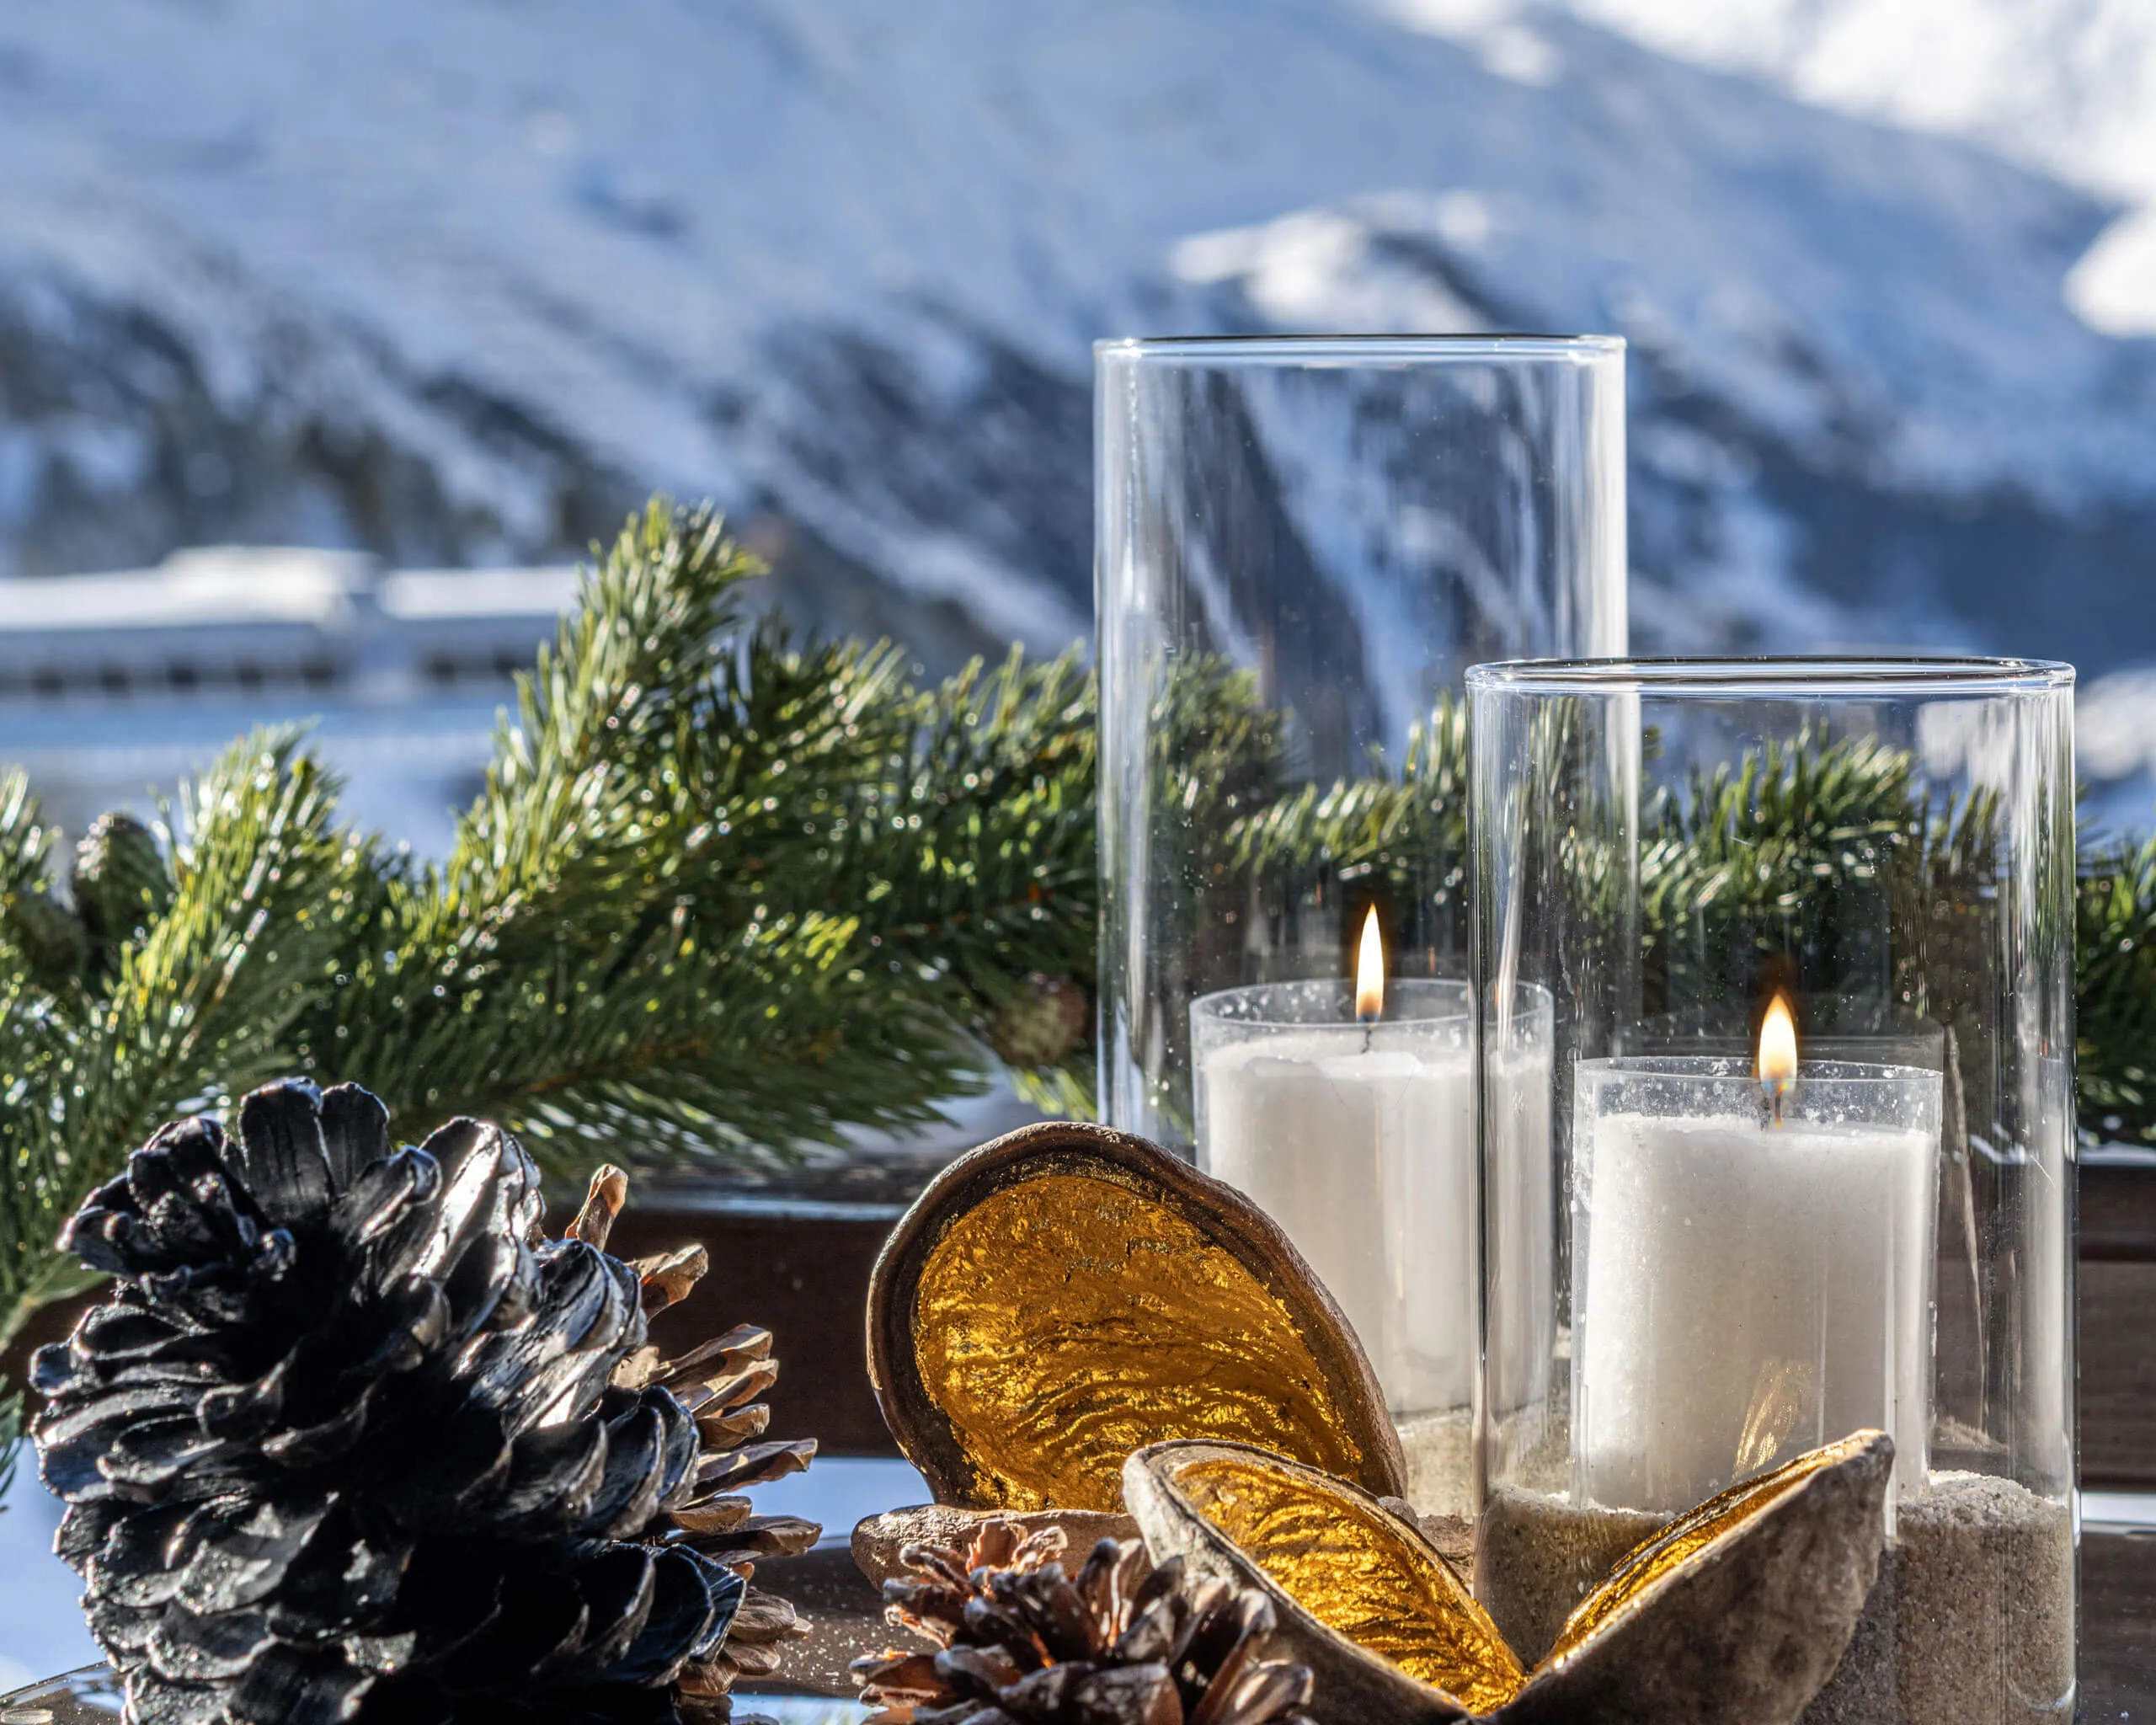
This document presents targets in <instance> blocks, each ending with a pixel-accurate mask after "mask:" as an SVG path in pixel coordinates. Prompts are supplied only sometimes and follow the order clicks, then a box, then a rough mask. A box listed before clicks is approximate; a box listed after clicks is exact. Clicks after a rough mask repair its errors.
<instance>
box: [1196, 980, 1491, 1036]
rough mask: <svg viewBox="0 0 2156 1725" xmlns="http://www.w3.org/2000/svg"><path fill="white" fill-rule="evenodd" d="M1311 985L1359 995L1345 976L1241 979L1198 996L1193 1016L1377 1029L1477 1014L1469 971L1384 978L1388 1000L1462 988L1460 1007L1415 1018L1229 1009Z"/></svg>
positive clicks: (1464, 1019)
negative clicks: (1238, 1001)
mask: <svg viewBox="0 0 2156 1725" xmlns="http://www.w3.org/2000/svg"><path fill="white" fill-rule="evenodd" d="M1296 989H1307V990H1308V991H1310V993H1311V994H1312V995H1313V996H1316V995H1318V994H1321V993H1323V994H1327V995H1331V994H1337V995H1338V996H1340V997H1341V998H1342V999H1343V1000H1346V1001H1350V1002H1352V1001H1353V999H1354V997H1355V984H1354V980H1353V978H1351V977H1346V976H1283V977H1280V978H1278V979H1276V980H1273V981H1271V982H1244V983H1238V984H1236V985H1235V986H1233V987H1231V988H1215V989H1210V990H1209V991H1206V992H1205V993H1203V994H1201V995H1195V996H1192V998H1191V1002H1190V1015H1191V1017H1192V1018H1193V1020H1196V1019H1197V1018H1198V1017H1204V1018H1205V1019H1206V1020H1207V1021H1208V1022H1209V1023H1220V1024H1232V1025H1235V1026H1236V1027H1237V1028H1250V1029H1255V1030H1320V1031H1323V1030H1378V1029H1384V1028H1387V1027H1398V1026H1401V1025H1418V1024H1466V1023H1470V1021H1471V1020H1472V1019H1473V1017H1474V1016H1475V985H1474V984H1473V983H1471V982H1470V981H1469V980H1467V979H1466V978H1465V977H1464V976H1388V977H1386V978H1385V1004H1386V1006H1388V1007H1391V1006H1394V1005H1396V1004H1398V1002H1399V1000H1400V997H1401V996H1403V995H1405V994H1406V993H1407V992H1408V991H1411V990H1422V989H1443V990H1444V991H1447V992H1448V993H1450V992H1451V991H1454V990H1457V991H1459V995H1460V1010H1459V1011H1458V1012H1452V1011H1445V1012H1425V1013H1420V1014H1418V1015H1417V1016H1416V1017H1392V1016H1390V1014H1389V1013H1380V1015H1379V1016H1378V1017H1375V1018H1373V1019H1371V1020H1369V1022H1368V1023H1364V1021H1363V1020H1362V1019H1359V1018H1356V1017H1347V1018H1283V1017H1274V1016H1273V1015H1272V1014H1271V1013H1267V1014H1265V1015H1264V1016H1262V1017H1247V1018H1245V1017H1235V1018H1231V1017H1229V1016H1228V1015H1227V1012H1226V1010H1225V1005H1226V1002H1227V1001H1229V1000H1230V997H1231V996H1235V995H1244V996H1249V995H1256V994H1261V993H1273V992H1275V991H1278V992H1280V993H1283V994H1285V993H1287V992H1289V991H1291V990H1296Z"/></svg>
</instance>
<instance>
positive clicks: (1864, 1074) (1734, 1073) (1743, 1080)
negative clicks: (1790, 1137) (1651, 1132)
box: [1574, 1055, 1945, 1097]
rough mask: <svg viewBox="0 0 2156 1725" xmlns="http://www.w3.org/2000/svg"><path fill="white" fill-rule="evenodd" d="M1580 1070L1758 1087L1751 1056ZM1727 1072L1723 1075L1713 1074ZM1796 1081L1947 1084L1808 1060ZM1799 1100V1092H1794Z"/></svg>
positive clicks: (1614, 1063) (1628, 1058)
mask: <svg viewBox="0 0 2156 1725" xmlns="http://www.w3.org/2000/svg"><path fill="white" fill-rule="evenodd" d="M1574 1065H1575V1068H1576V1070H1577V1071H1578V1072H1579V1073H1580V1074H1581V1075H1582V1076H1585V1077H1591V1078H1609V1079H1624V1078H1652V1079H1656V1080H1658V1081H1662V1082H1664V1083H1676V1084H1700V1085H1721V1084H1741V1085H1743V1086H1746V1087H1749V1088H1751V1089H1753V1090H1757V1089H1758V1088H1759V1087H1760V1081H1759V1077H1758V1073H1757V1071H1754V1070H1753V1060H1752V1057H1751V1056H1750V1055H1602V1056H1600V1057H1598V1058H1597V1059H1594V1060H1578V1061H1576V1062H1574ZM1719 1068H1726V1069H1727V1070H1726V1071H1722V1070H1710V1069H1719ZM1796 1076H1797V1077H1798V1078H1799V1079H1800V1080H1802V1079H1809V1080H1811V1081H1812V1082H1813V1083H1815V1084H1832V1085H1835V1086H1842V1085H1849V1084H1879V1085H1892V1086H1895V1087H1906V1086H1908V1084H1910V1083H1911V1082H1912V1081H1914V1082H1915V1083H1917V1084H1918V1085H1919V1087H1929V1086H1933V1085H1944V1084H1945V1074H1944V1073H1941V1072H1940V1071H1936V1070H1935V1069H1934V1068H1932V1067H1930V1066H1912V1065H1907V1064H1905V1063H1903V1062H1900V1061H1893V1060H1876V1061H1875V1060H1801V1059H1800V1060H1798V1061H1797V1063H1796ZM1795 1094H1796V1095H1797V1096H1799V1097H1801V1095H1802V1092H1801V1091H1799V1092H1795Z"/></svg>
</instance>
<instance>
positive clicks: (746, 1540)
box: [568, 1167, 823, 1700]
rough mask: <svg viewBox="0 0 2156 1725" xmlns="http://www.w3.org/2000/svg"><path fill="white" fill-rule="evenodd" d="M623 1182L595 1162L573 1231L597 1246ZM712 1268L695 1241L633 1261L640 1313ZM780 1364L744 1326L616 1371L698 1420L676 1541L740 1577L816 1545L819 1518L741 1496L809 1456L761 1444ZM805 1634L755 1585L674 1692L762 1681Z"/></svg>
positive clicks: (639, 1358)
mask: <svg viewBox="0 0 2156 1725" xmlns="http://www.w3.org/2000/svg"><path fill="white" fill-rule="evenodd" d="M627 1189H628V1178H627V1176H626V1175H625V1174H623V1173H622V1171H621V1170H620V1169H618V1168H614V1167H603V1168H601V1169H600V1171H599V1172H597V1173H595V1174H594V1175H593V1176H592V1178H591V1190H590V1195H589V1196H588V1197H587V1198H586V1199H584V1208H583V1210H581V1211H579V1213H578V1215H577V1218H576V1220H574V1222H572V1223H570V1225H569V1230H568V1231H569V1233H570V1235H571V1236H573V1237H574V1238H577V1239H579V1240H583V1241H584V1242H587V1243H589V1244H591V1245H595V1246H601V1247H603V1246H604V1244H605V1242H606V1238H607V1236H608V1234H609V1233H610V1232H611V1229H612V1227H613V1222H614V1218H615V1216H616V1215H617V1214H619V1212H620V1210H621V1208H622V1202H623V1199H624V1198H625V1196H626V1194H627ZM708 1267H709V1263H708V1259H707V1258H706V1256H705V1253H704V1249H703V1247H701V1246H691V1247H685V1248H683V1249H682V1250H680V1251H679V1252H668V1253H664V1254H663V1255H661V1256H659V1257H657V1258H639V1259H638V1260H636V1261H635V1262H634V1263H632V1264H631V1266H630V1268H632V1269H633V1270H635V1271H636V1273H637V1275H638V1281H639V1283H640V1284H641V1286H642V1289H643V1310H644V1311H645V1313H646V1314H647V1315H649V1314H652V1313H654V1312H658V1311H664V1309H665V1308H666V1307H667V1306H671V1305H674V1304H675V1302H677V1301H679V1300H684V1299H686V1298H687V1296H688V1294H689V1290H691V1288H693V1287H694V1286H695V1285H696V1283H697V1282H698V1281H699V1280H700V1279H702V1276H703V1274H704V1272H705V1270H706V1269H707V1268H708ZM778 1369H779V1363H778V1361H777V1360H776V1359H773V1358H772V1357H771V1332H770V1331H769V1330H762V1329H758V1328H755V1327H754V1326H752V1325H748V1324H743V1325H741V1326H739V1327H736V1328H734V1329H731V1330H728V1332H726V1333H725V1334H724V1335H723V1336H714V1337H713V1338H712V1339H711V1340H709V1341H708V1342H706V1343H702V1345H700V1346H698V1347H696V1348H691V1349H690V1351H689V1352H688V1353H686V1354H682V1355H681V1356H680V1358H679V1359H661V1358H660V1357H659V1350H658V1349H657V1348H640V1349H638V1351H637V1352H636V1353H635V1354H631V1355H630V1356H629V1357H628V1358H627V1359H624V1360H623V1361H622V1364H621V1365H620V1366H619V1367H618V1368H617V1369H616V1371H615V1373H614V1383H615V1385H616V1386H617V1387H619V1388H622V1389H627V1390H642V1389H644V1388H646V1387H647V1386H657V1387H658V1388H660V1389H663V1390H665V1391H668V1392H670V1394H671V1395H672V1396H673V1397H674V1399H675V1401H676V1402H680V1404H681V1406H682V1407H684V1408H685V1409H686V1410H687V1412H688V1413H689V1415H690V1417H691V1418H692V1419H694V1420H695V1422H696V1439H697V1444H698V1455H699V1459H698V1461H697V1463H696V1475H695V1482H694V1489H693V1490H692V1491H691V1493H689V1494H688V1496H687V1497H686V1500H685V1501H684V1502H682V1503H680V1504H677V1505H675V1506H674V1507H672V1508H671V1509H669V1510H668V1511H667V1512H666V1513H667V1514H668V1516H669V1518H670V1519H671V1520H672V1521H673V1523H674V1525H675V1528H676V1530H677V1531H676V1533H675V1535H674V1539H673V1541H672V1542H673V1543H677V1544H680V1545H685V1546H688V1547H690V1548H691V1550H693V1551H696V1553H697V1554H698V1555H699V1556H701V1557H705V1558H707V1559H708V1560H710V1561H711V1562H714V1563H718V1564H721V1565H723V1566H724V1567H727V1568H728V1569H731V1570H732V1571H734V1573H735V1574H737V1575H739V1577H741V1578H742V1579H743V1580H744V1582H747V1581H749V1580H750V1578H751V1577H752V1576H754V1575H755V1573H756V1560H757V1559H758V1558H760V1557H792V1556H794V1555H796V1554H797V1553H798V1552H802V1551H807V1550H808V1549H809V1547H810V1546H814V1544H815V1543H816V1541H817V1540H818V1538H819V1536H820V1535H822V1533H823V1529H822V1528H820V1527H819V1526H818V1525H816V1524H815V1523H814V1522H813V1521H803V1520H802V1519H800V1518H799V1517H798V1516H792V1515H758V1514H756V1513H755V1504H754V1503H752V1502H751V1501H750V1499H749V1498H747V1497H745V1496H744V1495H742V1494H743V1493H746V1492H749V1491H751V1490H753V1489H754V1488H755V1487H757V1486H760V1485H768V1484H770V1483H771V1482H772V1481H773V1480H776V1479H782V1478H784V1477H786V1476H787V1474H790V1473H799V1472H801V1471H803V1469H805V1468H806V1467H807V1466H809V1461H811V1459H813V1458H814V1455H815V1454H816V1440H815V1439H813V1438H803V1439H790V1440H778V1441H760V1440H761V1439H763V1436H764V1433H765V1431H766V1429H767V1428H768V1427H769V1426H770V1424H771V1409H770V1408H769V1407H766V1405H765V1404H764V1403H763V1402H761V1401H760V1400H759V1399H758V1398H759V1397H761V1396H762V1395H763V1394H764V1392H765V1391H767V1390H769V1389H770V1388H771V1386H772V1385H773V1384H774V1383H775V1382H776V1381H777V1380H778ZM808 1632H809V1631H808V1628H807V1626H805V1625H804V1624H803V1623H802V1622H801V1621H800V1620H799V1618H798V1616H797V1614H796V1613H795V1611H794V1609H793V1607H792V1605H789V1604H787V1601H786V1600H784V1599H781V1598H780V1597H779V1596H778V1595H776V1594H769V1593H766V1592H764V1591H763V1590H762V1589H760V1588H758V1587H756V1586H755V1585H754V1584H753V1583H751V1584H750V1587H749V1589H748V1591H747V1593H746V1594H744V1596H743V1598H742V1600H741V1604H740V1606H739V1609H738V1610H736V1611H735V1613H734V1619H733V1621H732V1622H731V1623H730V1624H729V1625H728V1628H727V1632H726V1640H725V1642H723V1643H722V1644H721V1646H720V1647H719V1648H718V1652H717V1653H715V1654H713V1655H712V1657H710V1658H707V1659H701V1660H698V1661H696V1662H695V1663H694V1664H691V1665H689V1666H687V1667H686V1668H685V1669H683V1671H682V1673H681V1675H680V1690H681V1693H682V1695H683V1696H685V1697H691V1698H702V1699H707V1700H708V1699H712V1698H715V1697H718V1696H724V1695H725V1694H727V1693H728V1691H729V1690H731V1689H732V1688H733V1686H734V1681H735V1680H736V1679H738V1678H741V1677H766V1676H769V1675H770V1674H771V1673H772V1672H773V1671H775V1670H776V1669H778V1664H779V1660H780V1657H781V1649H782V1647H783V1645H784V1643H786V1642H788V1641H793V1640H798V1639H799V1638H800V1637H803V1636H805V1635H807V1634H808Z"/></svg>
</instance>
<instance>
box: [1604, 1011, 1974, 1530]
mask: <svg viewBox="0 0 2156 1725" xmlns="http://www.w3.org/2000/svg"><path fill="white" fill-rule="evenodd" d="M1574 1095H1575V1124H1574V1139H1573V1155H1574V1160H1575V1166H1576V1179H1575V1185H1574V1192H1573V1204H1572V1213H1573V1214H1572V1276H1573V1290H1572V1298H1573V1311H1574V1314H1575V1318H1576V1333H1575V1335H1574V1337H1573V1393H1574V1397H1575V1418H1574V1421H1573V1445H1574V1453H1573V1466H1574V1485H1575V1488H1576V1490H1577V1493H1579V1495H1580V1497H1581V1498H1582V1501H1585V1502H1589V1503H1600V1504H1604V1505H1608V1506H1611V1507H1620V1508H1624V1509H1642V1510H1652V1511H1657V1512H1674V1511H1678V1510H1682V1509H1686V1508H1688V1507H1689V1506H1690V1505H1692V1504H1694V1503H1698V1502H1700V1500H1702V1499H1703V1498H1707V1497H1710V1496H1711V1495H1712V1494H1713V1493H1716V1492H1717V1491H1720V1490H1721V1489H1722V1488H1723V1487H1726V1486H1727V1485H1729V1484H1731V1483H1732V1482H1735V1481H1737V1480H1739V1479H1742V1478H1745V1477H1748V1476H1750V1475H1752V1474H1754V1473H1758V1472H1760V1471H1764V1470H1765V1469H1766V1468H1768V1467H1770V1466H1774V1465H1776V1464H1777V1463H1779V1462H1780V1461H1785V1460H1787V1459H1789V1457H1790V1456H1791V1455H1795V1454H1796V1453H1798V1452H1799V1451H1801V1450H1806V1449H1808V1448H1811V1447H1812V1446H1813V1445H1817V1444H1821V1443H1826V1442H1829V1441H1831V1440H1833V1439H1836V1438H1839V1437H1843V1436H1845V1435H1847V1434H1849V1433H1850V1432H1852V1431H1856V1430H1860V1429H1865V1428H1868V1427H1876V1428H1878V1429H1881V1430H1884V1431H1886V1432H1887V1433H1888V1434H1890V1435H1892V1438H1893V1439H1894V1443H1895V1450H1896V1465H1895V1480H1896V1483H1897V1487H1913V1486H1915V1485H1919V1484H1921V1483H1922V1482H1923V1480H1924V1475H1925V1470H1926V1466H1927V1455H1928V1448H1929V1433H1930V1423H1931V1376H1932V1359H1931V1330H1932V1324H1931V1311H1932V1301H1933V1296H1934V1289H1933V1241H1932V1231H1933V1226H1934V1216H1935V1210H1936V1208H1937V1202H1938V1200H1937V1192H1938V1162H1939V1133H1940V1074H1939V1073H1937V1072H1935V1071H1924V1070H1922V1069H1920V1068H1915V1067H1908V1066H1897V1065H1873V1064H1865V1063H1858V1062H1853V1061H1844V1060H1833V1061H1815V1062H1811V1063H1808V1064H1806V1065H1799V1064H1798V1063H1797V1060H1796V1039H1795V1033H1794V1028H1793V1023H1792V1021H1791V1019H1790V1014H1789V1010H1788V1007H1787V1004H1786V1002H1785V1001H1780V999H1777V1001H1775V1003H1774V1006H1773V1007H1771V1008H1770V1009H1769V1013H1768V1017H1767V1021H1766V1023H1765V1025H1764V1027H1763V1030H1762V1033H1761V1044H1760V1058H1759V1060H1758V1062H1757V1063H1756V1065H1754V1064H1753V1063H1749V1062H1744V1061H1740V1060H1726V1059H1617V1060H1582V1061H1581V1062H1580V1063H1579V1066H1578V1069H1577V1079H1576V1081H1575V1092H1574Z"/></svg>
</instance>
